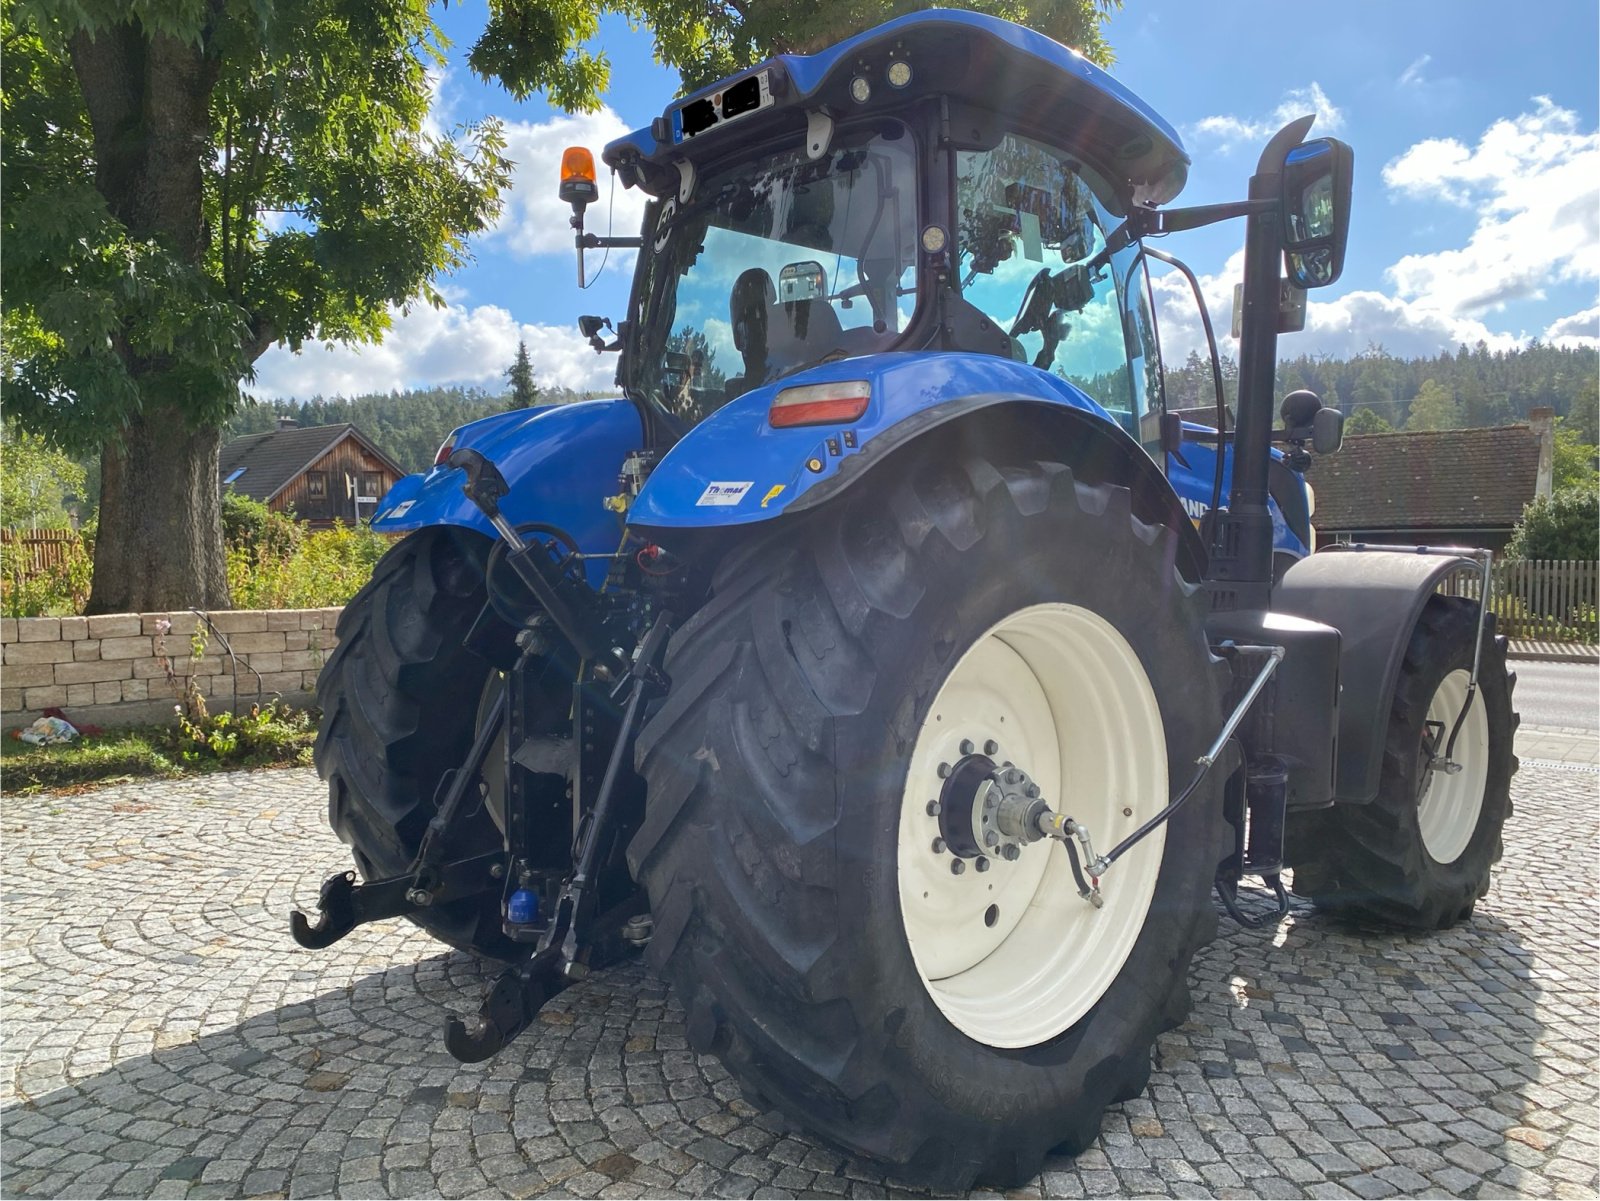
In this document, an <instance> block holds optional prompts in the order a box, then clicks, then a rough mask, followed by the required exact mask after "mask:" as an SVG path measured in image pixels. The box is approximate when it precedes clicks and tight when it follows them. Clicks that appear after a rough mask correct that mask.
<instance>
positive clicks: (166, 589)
mask: <svg viewBox="0 0 1600 1201" xmlns="http://www.w3.org/2000/svg"><path fill="white" fill-rule="evenodd" d="M221 445H222V435H221V433H220V432H219V431H217V430H214V429H207V430H189V429H187V428H186V427H185V426H184V422H183V418H182V417H181V416H180V415H179V414H178V413H176V412H174V411H173V410H171V409H155V410H147V411H146V412H145V413H143V414H141V415H139V416H138V417H136V418H134V420H133V421H132V423H131V424H130V425H129V426H128V427H127V429H126V431H125V433H124V435H123V439H122V444H121V445H120V446H115V445H108V446H107V447H106V448H105V450H104V452H103V453H102V455H101V458H100V529H99V532H98V534H97V535H96V538H95V550H94V588H93V591H92V592H91V593H90V596H89V606H88V609H87V610H86V612H89V613H148V612H160V611H165V610H172V609H187V608H190V607H191V606H193V607H195V608H200V609H225V608H227V607H228V578H227V569H226V559H225V557H224V555H223V550H222V503H221V499H220V495H219V488H218V485H217V452H218V450H219V449H220V447H221Z"/></svg>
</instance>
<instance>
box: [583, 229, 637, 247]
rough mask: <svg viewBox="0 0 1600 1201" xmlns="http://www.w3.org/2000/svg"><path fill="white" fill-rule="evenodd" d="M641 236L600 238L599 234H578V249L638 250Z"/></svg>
mask: <svg viewBox="0 0 1600 1201" xmlns="http://www.w3.org/2000/svg"><path fill="white" fill-rule="evenodd" d="M643 247H644V239H643V238H602V237H601V236H600V235H599V234H589V233H585V234H579V235H578V249H579V250H612V249H615V250H640V249H642V248H643Z"/></svg>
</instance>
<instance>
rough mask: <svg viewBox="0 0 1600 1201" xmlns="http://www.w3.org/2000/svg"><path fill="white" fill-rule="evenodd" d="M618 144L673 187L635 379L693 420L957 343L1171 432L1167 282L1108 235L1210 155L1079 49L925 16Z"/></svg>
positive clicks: (701, 99)
mask: <svg viewBox="0 0 1600 1201" xmlns="http://www.w3.org/2000/svg"><path fill="white" fill-rule="evenodd" d="M996 79H1004V80H1006V81H1007V86H1006V87H1005V88H1003V89H998V90H997V89H996V87H995V80H996ZM603 157H604V160H605V162H607V163H608V164H610V165H611V167H612V168H613V169H614V170H615V171H616V172H617V174H618V178H619V180H620V181H621V182H622V183H623V184H624V185H626V186H637V187H640V188H642V189H644V190H645V191H646V192H647V193H649V194H650V195H651V196H652V198H653V202H652V203H651V204H650V206H649V210H648V213H647V216H646V219H645V228H644V231H643V235H642V238H641V239H640V244H641V249H642V254H641V256H640V263H639V268H638V273H637V276H636V279H635V286H634V293H633V298H632V301H631V304H630V311H629V314H628V321H627V325H626V326H625V327H624V330H625V336H624V337H623V338H622V339H621V343H620V348H621V350H622V351H623V359H622V363H621V369H620V371H619V382H620V383H622V384H623V385H624V387H625V388H626V389H627V390H628V391H629V392H630V394H633V395H635V396H637V397H639V398H641V399H648V401H649V402H650V403H651V404H653V405H654V406H657V407H658V408H659V409H661V410H663V411H665V412H666V413H668V414H670V415H671V417H672V418H674V419H675V424H677V425H678V426H679V427H680V428H687V427H689V426H692V425H694V424H696V423H697V422H699V421H701V420H703V419H704V418H705V417H707V416H709V415H710V414H711V413H713V412H715V411H716V410H718V409H720V408H721V407H722V406H723V405H725V404H727V403H728V402H730V401H732V400H734V399H736V398H738V397H740V396H743V395H745V394H746V393H749V392H751V391H752V390H755V389H758V388H761V387H763V386H766V385H769V384H774V383H777V382H778V381H781V380H785V379H787V378H789V377H791V376H795V375H797V374H799V373H802V372H804V371H806V369H807V368H810V367H814V366H816V365H818V364H824V363H833V362H838V361H841V360H847V359H855V358H860V357H863V356H869V355H879V354H884V353H891V352H905V351H941V350H943V351H963V352H971V353H976V354H982V355H993V356H998V357H1000V358H1004V359H1009V360H1012V361H1014V362H1018V363H1027V364H1031V365H1032V366H1034V367H1036V368H1039V369H1041V370H1044V371H1047V372H1050V373H1052V374H1054V375H1056V376H1058V377H1059V378H1062V379H1065V380H1068V381H1070V382H1071V383H1073V384H1074V385H1076V386H1077V387H1078V388H1079V389H1081V390H1082V391H1083V392H1084V393H1086V394H1087V395H1089V396H1091V397H1093V398H1094V399H1095V400H1096V401H1098V402H1099V403H1100V404H1101V405H1102V406H1104V408H1105V410H1106V411H1107V412H1109V413H1110V414H1111V415H1112V416H1114V417H1115V419H1116V420H1117V422H1118V423H1119V424H1120V425H1121V426H1122V427H1123V428H1124V429H1125V430H1126V431H1127V432H1128V433H1129V434H1130V435H1133V436H1135V437H1137V438H1139V439H1140V440H1141V441H1143V442H1146V443H1147V444H1152V445H1153V443H1154V440H1155V438H1156V436H1157V430H1158V426H1159V392H1160V381H1159V368H1158V366H1157V362H1156V356H1155V354H1154V352H1153V344H1154V327H1153V322H1152V320H1151V317H1150V304H1149V294H1148V288H1147V283H1146V281H1145V276H1144V272H1143V270H1142V267H1141V266H1140V265H1139V264H1138V263H1137V262H1136V260H1137V258H1138V253H1137V248H1136V247H1134V246H1132V245H1129V246H1124V247H1123V248H1121V250H1120V251H1118V252H1117V253H1116V254H1108V253H1107V249H1106V248H1107V240H1108V237H1109V235H1110V234H1111V233H1112V231H1113V230H1115V229H1116V228H1117V227H1118V226H1119V225H1121V224H1122V222H1123V221H1124V220H1125V219H1126V217H1127V215H1128V213H1129V212H1130V210H1131V208H1132V206H1134V205H1135V204H1149V203H1158V202H1163V201H1167V200H1170V199H1171V198H1172V197H1173V196H1175V195H1176V194H1177V191H1178V189H1179V188H1180V187H1181V186H1182V184H1183V181H1184V178H1185V175H1186V173H1187V165H1188V158H1187V156H1186V155H1185V154H1184V152H1183V150H1182V148H1181V146H1180V145H1179V142H1178V139H1177V135H1176V134H1175V133H1174V132H1173V131H1172V129H1171V128H1170V127H1169V126H1168V125H1166V123H1165V122H1163V121H1162V120H1161V119H1160V118H1159V117H1157V116H1156V115H1155V114H1154V113H1153V112H1151V111H1150V110H1149V109H1148V108H1146V107H1145V106H1144V105H1143V104H1141V103H1140V102H1139V101H1137V100H1136V99H1135V98H1134V97H1132V96H1131V94H1129V93H1127V92H1126V91H1125V90H1124V89H1122V88H1121V87H1120V85H1118V84H1117V83H1116V82H1115V81H1114V80H1112V79H1111V78H1110V77H1109V76H1108V75H1106V74H1105V73H1104V72H1102V71H1100V70H1099V69H1098V68H1096V67H1094V66H1093V65H1091V64H1089V63H1088V62H1086V61H1084V60H1083V59H1082V58H1080V57H1079V56H1077V55H1076V54H1074V53H1073V52H1072V51H1069V50H1067V49H1065V48H1063V47H1061V46H1059V45H1057V44H1056V43H1054V42H1052V41H1050V40H1049V39H1047V38H1044V37H1041V36H1039V35H1037V34H1034V33H1032V32H1030V31H1028V30H1025V29H1022V28H1019V27H1017V26H1015V25H1011V24H1009V23H1008V22H1004V21H1000V20H996V19H994V18H989V17H983V16H979V15H975V14H971V13H960V12H944V11H935V12H927V13H918V14H913V15H910V16H907V17H904V18H901V19H899V20H896V21H891V22H889V23H888V24H887V25H884V26H882V27H880V28H878V29H876V30H873V31H871V32H869V33H867V34H863V35H861V36H860V37H857V38H854V39H851V40H850V41H847V42H844V43H842V44H840V45H839V46H836V47H834V48H833V49H831V50H828V51H825V52H823V53H821V54H818V55H814V56H810V57H805V58H801V57H794V56H784V57H780V58H777V59H774V60H772V61H770V62H768V63H765V64H763V65H762V66H760V67H758V68H756V69H755V70H754V71H751V72H748V73H746V74H744V75H742V76H739V77H736V78H734V79H732V80H729V81H726V82H724V83H721V84H718V85H716V86H715V87H713V88H709V89H706V90H703V91H701V92H698V93H695V94H694V95H691V96H689V97H686V98H684V99H683V100H680V101H677V102H675V103H674V104H673V105H671V106H670V107H669V108H668V109H667V110H666V112H665V113H664V114H663V115H662V116H661V117H659V118H657V119H656V121H654V122H653V123H652V125H651V127H650V128H649V129H646V130H640V131H637V132H635V133H633V134H631V135H629V136H627V137H625V138H622V139H620V140H618V141H616V142H613V143H612V144H611V145H609V146H607V147H606V149H605V153H604V156H603ZM580 219H581V215H580ZM586 241H587V243H588V244H592V245H599V244H603V243H604V241H606V240H604V239H598V238H594V237H593V236H592V235H584V234H583V233H582V231H581V229H580V234H579V248H580V253H581V251H582V249H583V248H584V246H585V244H586Z"/></svg>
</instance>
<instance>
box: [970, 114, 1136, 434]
mask: <svg viewBox="0 0 1600 1201" xmlns="http://www.w3.org/2000/svg"><path fill="white" fill-rule="evenodd" d="M1109 195H1110V193H1109V190H1108V189H1107V188H1106V187H1105V185H1104V183H1103V182H1102V181H1101V180H1100V179H1099V178H1098V176H1096V175H1095V174H1094V173H1093V172H1092V171H1091V170H1090V169H1089V168H1087V167H1086V166H1084V165H1083V164H1081V163H1079V162H1077V161H1075V160H1073V159H1072V158H1071V157H1070V156H1068V155H1064V154H1061V153H1059V152H1057V151H1055V150H1052V149H1050V148H1049V147H1047V146H1043V145H1041V144H1040V143H1038V142H1034V141H1032V140H1030V139H1028V138H1023V137H1019V136H1016V135H1014V134H1013V135H1007V136H1006V137H1004V138H1002V139H1001V140H1000V142H999V143H998V144H997V145H996V146H994V147H993V148H992V149H989V150H967V151H959V152H957V155H956V209H957V235H956V236H957V240H958V244H957V253H958V255H959V264H960V271H959V279H958V283H959V285H960V287H961V292H962V296H963V297H964V298H965V300H966V301H967V302H968V303H969V304H971V305H973V306H975V307H976V308H978V309H979V310H981V311H982V312H983V314H984V315H985V316H986V317H988V318H989V319H990V320H991V321H993V322H994V323H995V324H996V325H997V326H999V327H1000V328H1001V329H1002V330H1003V331H1005V332H1006V334H1007V335H1008V337H1009V339H1010V349H1011V356H1012V357H1013V358H1014V359H1017V360H1018V361H1021V362H1026V363H1032V364H1033V365H1034V366H1036V367H1038V368H1039V369H1040V370H1043V371H1049V372H1051V373H1052V374H1054V375H1058V376H1060V377H1062V378H1063V379H1066V380H1068V381H1070V382H1071V383H1073V384H1075V385H1076V386H1077V387H1079V388H1081V389H1082V390H1083V391H1084V392H1086V393H1088V394H1089V396H1091V397H1092V398H1094V399H1095V400H1096V401H1098V402H1099V403H1100V404H1101V405H1102V406H1104V407H1105V408H1106V409H1107V410H1108V411H1109V412H1110V413H1111V415H1112V416H1113V417H1114V418H1115V419H1116V420H1117V421H1118V422H1119V423H1120V424H1121V425H1122V427H1123V428H1124V429H1126V430H1127V431H1128V433H1130V434H1132V435H1133V436H1134V437H1135V438H1138V439H1139V440H1140V441H1141V442H1145V443H1147V444H1149V443H1150V441H1151V439H1150V438H1149V437H1148V436H1147V435H1148V434H1150V433H1151V432H1152V430H1153V429H1154V428H1157V427H1159V424H1160V422H1159V370H1160V368H1159V366H1158V365H1157V364H1158V362H1159V358H1158V356H1157V355H1156V354H1155V351H1154V348H1153V326H1152V325H1151V324H1150V322H1149V319H1148V316H1149V310H1148V303H1147V300H1146V299H1145V296H1144V284H1143V280H1144V271H1143V268H1142V267H1140V268H1138V269H1136V270H1135V271H1134V275H1133V279H1132V280H1131V281H1130V280H1129V279H1128V268H1129V266H1130V264H1131V262H1132V258H1133V255H1134V253H1135V251H1134V249H1133V248H1129V249H1128V250H1126V251H1124V252H1121V253H1120V254H1118V255H1117V256H1115V258H1114V260H1113V262H1111V263H1110V264H1108V265H1106V266H1103V267H1099V268H1094V269H1091V267H1090V266H1089V263H1090V260H1092V259H1093V258H1094V257H1095V255H1097V254H1099V253H1100V251H1101V250H1102V249H1104V247H1105V244H1106V234H1107V233H1108V232H1109V231H1110V230H1112V229H1114V228H1116V226H1117V225H1118V224H1120V221H1119V219H1118V218H1117V217H1116V216H1115V215H1114V214H1113V213H1112V212H1111V211H1110V210H1109V209H1108V208H1107V207H1106V205H1105V203H1104V201H1103V200H1102V196H1109ZM1124 288H1126V289H1127V301H1128V306H1127V307H1128V310H1129V311H1128V315H1127V316H1126V317H1125V316H1124V311H1125V304H1124ZM1130 339H1132V342H1130ZM1130 361H1131V365H1132V369H1130ZM1152 369H1153V371H1154V372H1155V376H1154V378H1155V383H1154V384H1152V382H1151V380H1152V375H1151V370H1152Z"/></svg>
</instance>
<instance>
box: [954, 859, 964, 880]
mask: <svg viewBox="0 0 1600 1201" xmlns="http://www.w3.org/2000/svg"><path fill="white" fill-rule="evenodd" d="M966 870H967V861H966V860H965V859H955V860H952V861H951V863H950V874H951V875H952V876H959V875H960V874H961V873H962V872H964V871H966Z"/></svg>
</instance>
